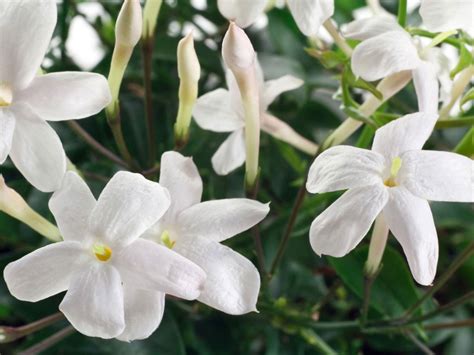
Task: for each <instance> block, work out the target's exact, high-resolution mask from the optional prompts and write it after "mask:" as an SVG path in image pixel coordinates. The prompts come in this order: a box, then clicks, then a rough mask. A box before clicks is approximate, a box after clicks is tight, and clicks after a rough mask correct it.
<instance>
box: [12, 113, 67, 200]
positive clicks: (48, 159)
mask: <svg viewBox="0 0 474 355" xmlns="http://www.w3.org/2000/svg"><path fill="white" fill-rule="evenodd" d="M13 113H14V115H15V118H16V127H15V133H14V135H13V142H12V148H11V151H10V158H11V159H12V161H13V163H14V164H15V166H16V167H17V169H18V170H20V172H21V173H22V174H23V176H24V177H25V178H26V179H27V180H28V181H29V182H30V183H31V184H32V185H33V186H34V187H36V188H37V189H38V190H40V191H43V192H49V191H54V190H56V189H57V188H59V186H61V181H62V179H63V177H64V174H65V173H66V154H65V153H64V149H63V145H62V143H61V140H60V139H59V137H58V135H57V134H56V132H55V131H54V130H53V129H52V128H51V127H50V126H49V125H48V124H47V123H46V122H45V121H43V120H42V119H41V118H39V117H38V116H37V115H36V114H35V113H33V111H32V110H31V109H30V108H29V107H28V106H26V105H15V107H14V112H13Z"/></svg>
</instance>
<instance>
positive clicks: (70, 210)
mask: <svg viewBox="0 0 474 355" xmlns="http://www.w3.org/2000/svg"><path fill="white" fill-rule="evenodd" d="M95 205H96V200H95V198H94V195H92V192H91V190H90V189H89V187H88V186H87V184H86V183H85V182H84V180H82V179H81V178H80V177H79V175H77V174H76V173H74V172H71V171H69V172H67V173H66V175H64V179H63V183H62V185H61V188H59V189H58V190H56V191H55V192H54V194H53V196H52V197H51V199H50V200H49V209H50V210H51V212H53V215H54V217H55V219H56V223H57V224H58V227H59V230H60V231H61V235H62V237H63V238H64V240H72V241H78V242H84V241H85V238H86V237H87V235H86V233H84V231H85V230H86V229H87V223H88V221H89V217H90V215H91V213H92V210H93V209H94V207H95Z"/></svg>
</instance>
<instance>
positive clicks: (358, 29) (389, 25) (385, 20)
mask: <svg viewBox="0 0 474 355" xmlns="http://www.w3.org/2000/svg"><path fill="white" fill-rule="evenodd" d="M391 31H401V32H402V31H405V30H404V29H403V28H402V27H401V26H400V25H399V24H398V22H397V20H396V19H395V17H393V16H386V15H379V16H373V17H370V18H364V19H360V20H355V21H352V22H351V23H349V24H347V26H346V27H345V29H344V30H343V34H344V36H345V37H347V38H351V39H357V40H359V41H365V40H367V39H369V38H372V37H376V36H378V35H380V34H382V33H385V32H391Z"/></svg>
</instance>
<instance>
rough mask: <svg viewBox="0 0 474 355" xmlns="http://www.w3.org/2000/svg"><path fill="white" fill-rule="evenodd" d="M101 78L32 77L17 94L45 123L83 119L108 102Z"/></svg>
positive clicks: (68, 74) (69, 75) (76, 75)
mask: <svg viewBox="0 0 474 355" xmlns="http://www.w3.org/2000/svg"><path fill="white" fill-rule="evenodd" d="M110 99H111V96H110V90H109V85H108V83H107V80H106V79H105V77H104V76H102V75H99V74H94V73H80V72H77V73H76V72H62V73H52V74H46V75H43V76H39V77H36V78H35V79H34V80H33V81H32V83H31V84H30V85H29V86H28V87H27V88H26V89H25V90H22V91H21V92H19V93H18V94H17V97H16V100H18V101H20V102H22V101H23V102H25V103H27V104H29V105H30V106H31V108H32V110H33V111H34V112H35V113H36V114H37V115H38V116H40V117H41V118H42V119H44V120H47V121H63V120H71V119H79V118H85V117H89V116H92V115H95V114H97V113H98V112H100V111H101V110H102V109H103V108H104V107H105V106H107V105H108V103H109V102H110Z"/></svg>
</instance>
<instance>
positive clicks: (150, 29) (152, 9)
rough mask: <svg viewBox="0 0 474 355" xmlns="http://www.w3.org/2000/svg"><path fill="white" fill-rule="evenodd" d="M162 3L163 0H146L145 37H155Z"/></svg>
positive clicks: (143, 33) (144, 14)
mask: <svg viewBox="0 0 474 355" xmlns="http://www.w3.org/2000/svg"><path fill="white" fill-rule="evenodd" d="M162 3H163V1H162V0H147V1H146V3H145V9H144V10H143V31H142V37H143V38H145V39H149V38H152V37H153V35H154V33H155V28H156V21H157V20H158V15H159V13H160V9H161V4H162Z"/></svg>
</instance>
